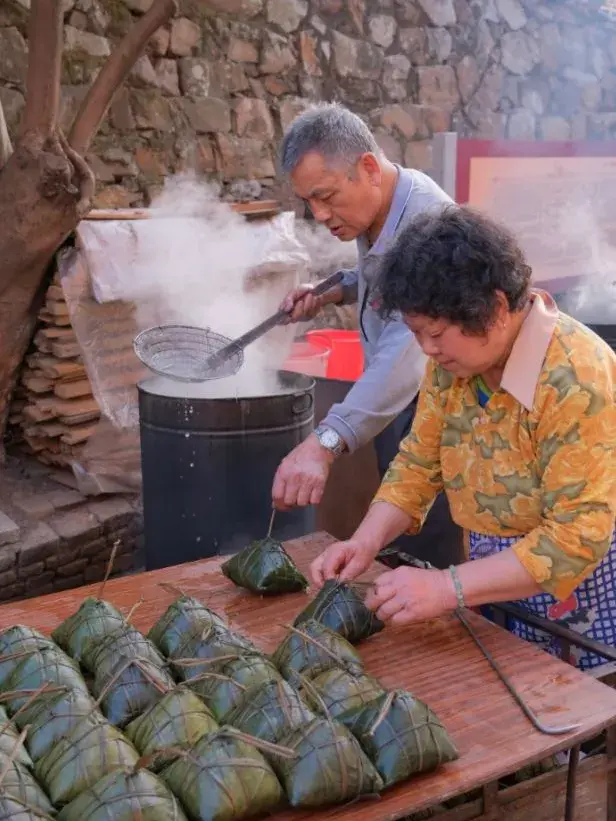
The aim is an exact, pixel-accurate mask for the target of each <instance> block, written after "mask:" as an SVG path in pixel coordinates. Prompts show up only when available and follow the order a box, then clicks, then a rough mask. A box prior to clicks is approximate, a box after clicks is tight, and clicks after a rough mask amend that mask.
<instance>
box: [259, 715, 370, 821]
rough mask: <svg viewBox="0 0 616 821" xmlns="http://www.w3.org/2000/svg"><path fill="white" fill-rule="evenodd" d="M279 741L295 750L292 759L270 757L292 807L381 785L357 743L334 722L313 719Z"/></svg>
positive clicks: (338, 800)
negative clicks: (294, 755)
mask: <svg viewBox="0 0 616 821" xmlns="http://www.w3.org/2000/svg"><path fill="white" fill-rule="evenodd" d="M279 743H280V745H281V746H282V747H286V748H289V749H291V750H293V751H294V752H295V753H296V757H295V758H276V757H272V758H271V759H270V760H271V761H272V764H273V767H274V769H275V771H276V773H277V774H278V776H279V778H280V780H281V782H282V785H283V787H284V788H285V792H286V794H287V798H288V799H289V803H290V804H291V806H292V807H306V808H317V807H325V806H328V805H330V804H342V803H345V802H347V801H352V800H353V799H355V798H358V797H359V796H361V795H367V794H375V793H378V792H379V791H380V790H381V789H382V787H383V782H382V781H381V777H380V776H379V774H378V773H377V771H376V770H375V768H374V766H373V765H372V764H371V762H370V761H369V760H368V758H367V756H366V755H365V753H364V752H363V750H362V749H361V747H360V745H359V742H358V741H357V740H356V739H355V738H354V737H353V736H352V735H351V733H350V732H349V731H348V730H347V729H346V728H345V727H343V726H342V724H338V722H336V721H330V720H328V719H325V718H317V719H315V720H314V721H312V722H311V723H310V724H305V725H303V726H302V727H299V728H297V729H295V730H293V731H292V732H291V733H289V734H288V735H285V736H283V737H282V738H281V739H280V742H279Z"/></svg>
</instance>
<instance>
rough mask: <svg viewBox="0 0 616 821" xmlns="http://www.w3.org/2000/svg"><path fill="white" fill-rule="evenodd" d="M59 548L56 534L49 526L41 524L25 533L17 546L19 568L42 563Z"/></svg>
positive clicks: (58, 538)
mask: <svg viewBox="0 0 616 821" xmlns="http://www.w3.org/2000/svg"><path fill="white" fill-rule="evenodd" d="M59 546H60V537H59V536H58V534H57V533H56V532H55V531H54V530H52V529H51V527H49V525H47V524H44V523H43V522H41V523H40V524H39V525H37V526H36V527H34V528H32V529H31V530H29V531H27V532H26V533H25V535H24V538H23V539H22V540H21V542H20V544H19V549H18V561H19V565H20V567H25V566H27V565H31V564H36V563H37V562H40V561H44V560H45V559H46V558H47V557H48V556H50V555H53V553H54V552H55V551H57V549H58V548H59Z"/></svg>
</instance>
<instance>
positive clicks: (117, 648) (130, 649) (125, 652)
mask: <svg viewBox="0 0 616 821" xmlns="http://www.w3.org/2000/svg"><path fill="white" fill-rule="evenodd" d="M120 658H123V659H125V660H126V659H135V658H138V659H145V660H147V661H149V662H151V663H152V664H154V665H155V666H157V667H160V668H163V667H164V666H165V664H166V662H165V659H164V658H163V657H162V656H161V654H160V653H159V651H158V650H157V648H156V646H155V645H154V644H153V643H152V642H151V641H150V640H149V639H147V638H146V637H145V636H144V635H143V634H142V633H140V632H139V631H138V630H135V628H134V627H131V626H130V625H125V626H123V627H120V628H118V629H117V630H115V631H113V632H112V633H108V634H107V635H106V636H102V637H99V638H93V639H90V640H89V641H87V642H85V643H84V647H83V652H82V657H81V663H82V664H83V666H84V667H85V668H86V670H89V671H90V672H91V673H92V674H94V675H96V676H99V677H101V676H104V675H108V674H109V673H111V671H112V669H113V668H114V667H115V666H116V664H117V662H118V661H119V659H120Z"/></svg>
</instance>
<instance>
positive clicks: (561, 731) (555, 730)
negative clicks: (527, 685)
mask: <svg viewBox="0 0 616 821" xmlns="http://www.w3.org/2000/svg"><path fill="white" fill-rule="evenodd" d="M403 563H404V564H407V565H412V566H413V567H419V568H421V569H424V570H436V568H435V567H434V565H432V564H430V562H424V561H421V560H420V559H416V558H415V557H414V556H409V555H408V553H405V554H404V559H403ZM455 615H456V616H457V617H458V620H459V621H460V623H461V624H462V625H463V626H464V628H465V629H466V631H467V633H468V634H469V636H470V637H471V638H472V640H473V641H474V642H475V644H476V645H477V647H478V648H479V649H480V650H481V652H482V653H483V655H484V656H485V659H486V661H487V662H488V663H489V664H490V666H491V667H492V669H493V670H494V672H495V673H496V675H497V676H498V677H499V678H500V680H501V681H502V682H503V684H504V685H505V687H506V688H507V690H509V693H510V694H511V696H512V698H513V699H514V701H515V702H516V703H517V705H518V707H519V708H520V709H521V710H522V712H523V713H524V715H525V716H526V718H527V719H528V720H529V721H530V723H531V724H532V725H533V727H534V728H535V729H536V730H538V731H539V732H540V733H543V734H544V735H566V734H567V733H572V732H573V731H574V730H577V729H578V728H579V726H580V725H579V724H568V725H566V726H562V727H548V726H546V725H545V724H544V723H543V722H542V721H541V720H540V719H539V718H537V715H536V714H535V712H534V711H533V710H531V708H530V707H529V706H528V704H527V703H526V702H525V701H524V699H523V698H522V696H521V695H520V694H519V692H518V691H517V690H516V688H515V687H514V686H513V684H512V683H511V680H510V678H509V676H508V675H507V674H506V673H505V672H504V671H503V670H502V669H501V666H500V664H499V663H498V662H497V661H496V659H495V658H494V656H493V655H492V654H491V653H490V651H489V650H488V649H487V648H486V647H485V645H484V644H483V642H482V641H481V639H480V638H479V636H478V635H477V633H476V632H475V630H474V628H473V627H471V625H470V623H469V621H468V619H467V618H466V616H465V615H464V611H463V610H461V609H460V608H458V609H457V610H456V611H455Z"/></svg>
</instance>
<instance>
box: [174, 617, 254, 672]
mask: <svg viewBox="0 0 616 821" xmlns="http://www.w3.org/2000/svg"><path fill="white" fill-rule="evenodd" d="M258 653H259V651H258V650H257V648H256V647H255V646H254V644H253V643H252V642H251V641H250V640H249V639H245V638H244V636H241V635H240V634H239V633H234V632H231V631H230V630H228V629H224V630H221V629H219V628H217V627H214V626H211V627H206V628H205V629H201V628H198V629H197V630H195V633H194V634H188V635H186V636H185V637H184V640H183V642H182V645H181V646H180V647H178V655H177V656H175V655H174V656H173V659H172V666H173V669H174V670H175V671H176V673H177V675H178V677H179V678H180V679H182V680H183V681H190V679H193V678H197V677H198V676H200V675H201V674H202V673H210V672H212V671H215V670H216V666H217V665H219V664H224V663H225V662H226V661H229V660H230V659H233V658H237V657H238V656H241V655H246V654H258ZM199 661H202V663H201V664H199Z"/></svg>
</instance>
